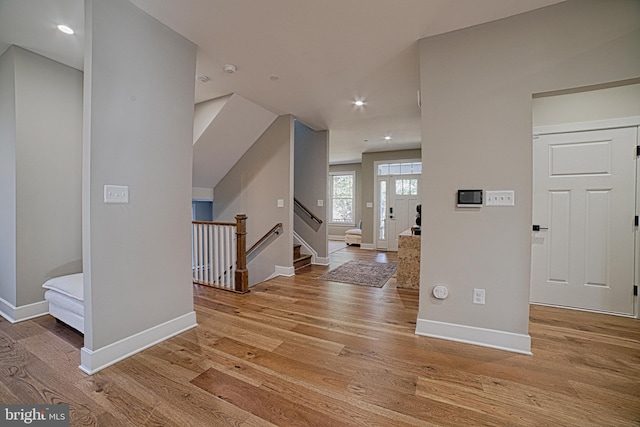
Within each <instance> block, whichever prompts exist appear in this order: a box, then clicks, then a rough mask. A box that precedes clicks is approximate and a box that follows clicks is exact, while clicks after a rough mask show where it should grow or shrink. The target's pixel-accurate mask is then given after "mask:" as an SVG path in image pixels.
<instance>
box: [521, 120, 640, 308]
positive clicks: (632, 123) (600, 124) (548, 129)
mask: <svg viewBox="0 0 640 427" xmlns="http://www.w3.org/2000/svg"><path fill="white" fill-rule="evenodd" d="M625 127H639V129H638V130H639V132H638V133H637V134H638V137H637V138H638V140H637V141H636V146H640V116H635V117H623V118H618V119H607V120H597V121H592V122H579V123H565V124H558V125H548V126H537V127H534V128H533V143H535V140H536V139H537V138H538V137H539V136H540V135H551V134H558V133H568V132H583V131H591V130H605V129H618V128H625ZM532 161H533V158H532ZM534 173H535V172H534ZM531 194H532V195H533V187H532V188H531ZM532 209H533V206H532ZM636 215H640V161H638V160H636ZM634 259H635V265H634V285H635V286H638V285H639V283H638V281H639V278H640V231H639V229H638V227H636V230H635V256H634ZM531 261H532V260H531ZM531 285H532V283H531V281H530V282H529V287H531ZM634 299H635V301H634V305H633V306H634V315H633V317H635V318H638V319H640V297H639V296H634Z"/></svg>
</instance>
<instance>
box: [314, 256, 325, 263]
mask: <svg viewBox="0 0 640 427" xmlns="http://www.w3.org/2000/svg"><path fill="white" fill-rule="evenodd" d="M313 264H315V265H329V257H326V258H325V257H319V256H318V257H316V260H315V262H314V263H313Z"/></svg>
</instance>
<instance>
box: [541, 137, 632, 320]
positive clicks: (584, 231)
mask: <svg viewBox="0 0 640 427" xmlns="http://www.w3.org/2000/svg"><path fill="white" fill-rule="evenodd" d="M636 140H637V128H635V127H634V128H620V129H608V130H597V131H584V132H570V133H563V134H550V135H542V136H541V137H540V138H539V139H538V140H536V141H534V144H533V147H534V148H533V155H534V183H533V221H534V223H535V224H540V226H541V229H540V231H537V232H534V236H533V237H534V238H533V244H532V255H531V259H532V261H531V262H532V264H531V301H532V302H534V303H542V304H551V305H559V306H566V307H573V308H580V309H588V310H596V311H604V312H610V313H618V314H633V281H634V251H635V245H634V239H635V235H634V233H635V227H634V225H633V221H634V216H635V198H636V176H635V174H636ZM545 227H546V228H548V229H544V228H545Z"/></svg>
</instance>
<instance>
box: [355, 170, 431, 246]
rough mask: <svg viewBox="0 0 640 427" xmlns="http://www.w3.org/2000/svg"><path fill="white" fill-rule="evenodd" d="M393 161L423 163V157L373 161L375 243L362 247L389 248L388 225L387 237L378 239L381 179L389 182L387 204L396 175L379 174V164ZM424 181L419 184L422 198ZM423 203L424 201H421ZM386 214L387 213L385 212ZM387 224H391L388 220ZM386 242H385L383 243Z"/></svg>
mask: <svg viewBox="0 0 640 427" xmlns="http://www.w3.org/2000/svg"><path fill="white" fill-rule="evenodd" d="M392 163H421V164H422V158H413V159H397V160H395V159H394V160H376V161H375V162H373V186H374V189H373V244H372V247H371V248H369V247H366V248H365V247H364V246H363V245H360V247H361V248H362V249H381V250H385V251H386V250H387V249H388V248H389V227H388V225H387V229H386V230H385V232H386V235H387V238H386V239H384V240H380V239H378V236H379V230H378V225H379V224H380V179H384V180H385V181H386V182H387V204H388V203H389V196H388V194H390V193H389V190H390V188H391V179H390V178H391V177H392V176H394V175H378V166H379V165H381V164H392ZM411 175H420V176H422V172H421V173H419V174H411ZM421 187H422V182H420V183H419V184H418V188H419V190H418V191H419V192H420V194H419V198H420V200H422V189H421ZM420 203H422V201H421V202H420ZM385 215H386V213H385ZM386 224H389V222H388V221H387V223H386ZM383 243H384V244H383Z"/></svg>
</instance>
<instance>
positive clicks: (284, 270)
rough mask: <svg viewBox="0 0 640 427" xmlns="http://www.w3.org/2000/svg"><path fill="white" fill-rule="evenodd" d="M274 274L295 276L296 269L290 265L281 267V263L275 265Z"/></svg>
mask: <svg viewBox="0 0 640 427" xmlns="http://www.w3.org/2000/svg"><path fill="white" fill-rule="evenodd" d="M274 274H275V275H276V276H285V277H291V276H295V275H296V269H295V268H294V267H293V266H291V267H283V266H281V265H276V268H275V273H274Z"/></svg>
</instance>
